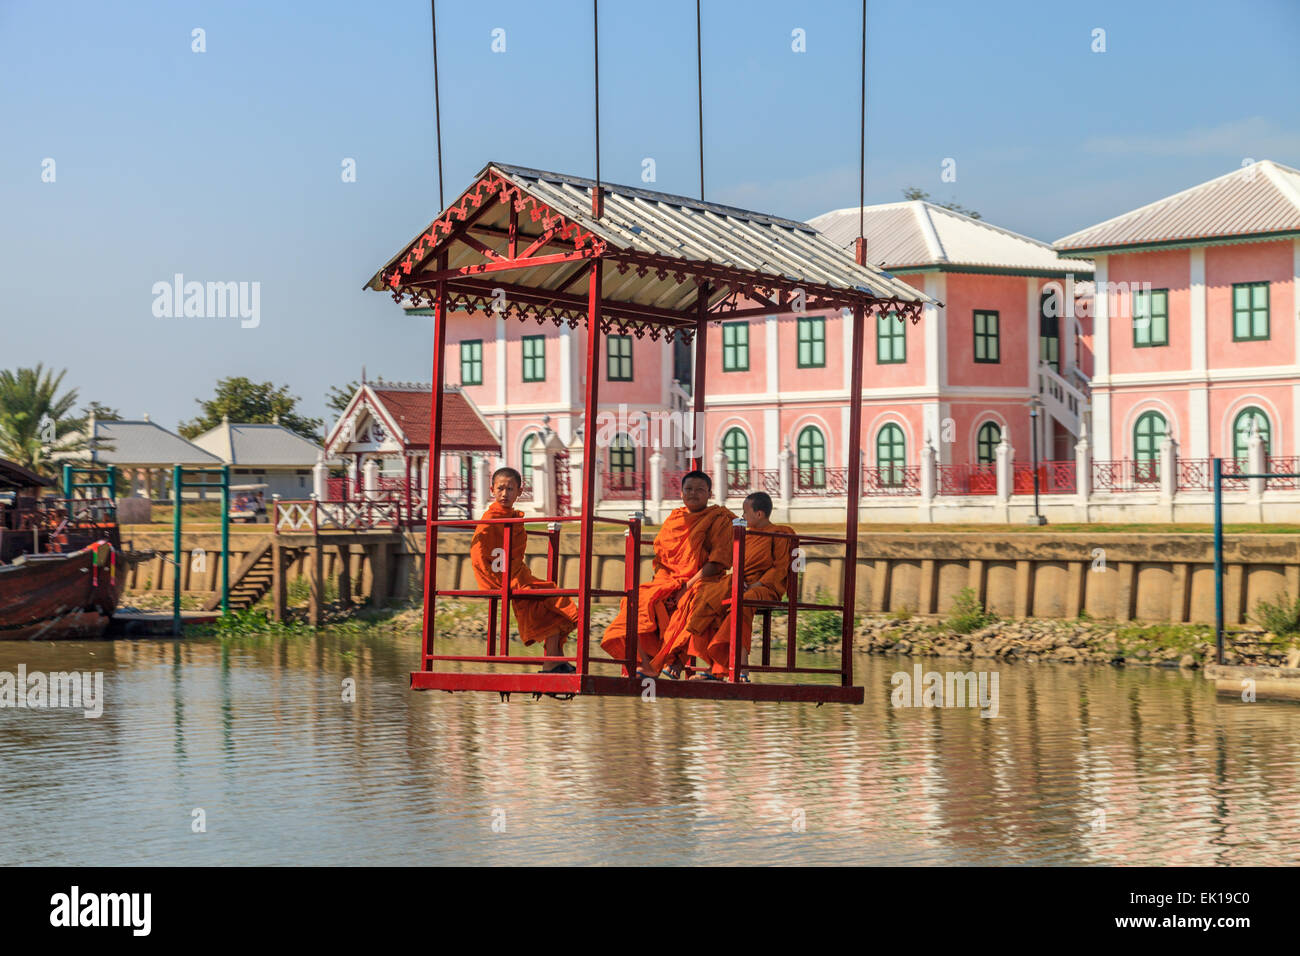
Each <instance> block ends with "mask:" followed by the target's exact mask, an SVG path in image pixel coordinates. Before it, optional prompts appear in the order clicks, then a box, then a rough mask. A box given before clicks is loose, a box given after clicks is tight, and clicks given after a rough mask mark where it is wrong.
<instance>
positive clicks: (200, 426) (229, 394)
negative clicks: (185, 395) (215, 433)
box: [180, 376, 324, 441]
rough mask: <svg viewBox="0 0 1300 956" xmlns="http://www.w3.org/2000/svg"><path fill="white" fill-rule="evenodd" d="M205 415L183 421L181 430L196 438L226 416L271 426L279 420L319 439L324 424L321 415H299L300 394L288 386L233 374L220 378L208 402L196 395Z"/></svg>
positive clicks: (309, 436)
mask: <svg viewBox="0 0 1300 956" xmlns="http://www.w3.org/2000/svg"><path fill="white" fill-rule="evenodd" d="M195 401H196V402H198V404H199V407H200V408H202V409H203V414H201V415H200V416H199V417H198V418H196V419H194V420H193V421H189V422H181V426H180V433H181V434H182V435H184V436H185V437H186V438H193V437H194V436H196V435H200V434H202V433H203V432H205V431H207V430H208V429H209V428H215V427H216V426H218V425H220V424H221V419H222V417H223V416H225V417H228V418H229V419H230V420H231V421H232V422H247V423H251V424H263V425H267V424H270V423H272V422H274V421H276V420H279V422H280V424H281V425H283V426H284V427H285V428H287V429H289V430H290V431H292V432H296V433H297V434H299V435H301V436H302V437H303V438H307V439H310V440H312V441H319V440H320V437H321V428H322V427H323V425H324V422H322V421H321V420H320V419H319V418H306V417H304V416H302V415H298V414H295V412H294V409H295V408H296V407H297V405H298V396H296V395H290V394H289V386H288V385H280V386H276V385H275V384H274V383H273V382H254V381H251V380H249V379H247V378H244V377H243V376H232V377H230V378H223V379H219V380H218V381H217V391H216V394H215V395H214V396H213V397H212V398H210V399H208V400H207V401H204V400H203V399H201V398H196V399H195Z"/></svg>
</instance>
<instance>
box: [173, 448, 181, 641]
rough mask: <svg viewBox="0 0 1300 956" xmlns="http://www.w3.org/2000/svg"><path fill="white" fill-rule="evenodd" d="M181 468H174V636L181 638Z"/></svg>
mask: <svg viewBox="0 0 1300 956" xmlns="http://www.w3.org/2000/svg"><path fill="white" fill-rule="evenodd" d="M181 471H182V469H181V466H180V465H173V466H172V562H173V565H174V567H173V568H172V636H173V637H180V636H181Z"/></svg>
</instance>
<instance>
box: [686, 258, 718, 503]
mask: <svg viewBox="0 0 1300 956" xmlns="http://www.w3.org/2000/svg"><path fill="white" fill-rule="evenodd" d="M708 308H709V284H708V283H707V282H706V283H705V284H704V285H702V286H700V297H699V300H698V301H697V302H696V304H695V384H694V386H693V388H694V391H695V394H694V395H692V396H691V404H692V408H693V409H694V412H693V414H694V416H695V418H694V420H693V421H692V422H691V445H692V448H691V451H692V455H691V470H692V471H693V470H695V469H697V468H703V465H704V378H705V373H706V372H707V370H708V367H709V364H708V363H709V359H708V355H706V354H705V345H706V343H707V341H708V337H709V320H708ZM719 500H722V499H719Z"/></svg>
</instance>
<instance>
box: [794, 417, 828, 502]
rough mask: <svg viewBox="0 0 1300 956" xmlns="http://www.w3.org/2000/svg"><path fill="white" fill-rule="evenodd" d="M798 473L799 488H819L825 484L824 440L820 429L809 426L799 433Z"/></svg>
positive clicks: (797, 482)
mask: <svg viewBox="0 0 1300 956" xmlns="http://www.w3.org/2000/svg"><path fill="white" fill-rule="evenodd" d="M796 444H797V450H798V454H799V457H798V462H799V472H798V475H797V481H796V484H798V486H799V487H800V488H821V487H823V486H824V485H825V484H826V439H825V438H824V437H823V436H822V433H821V429H819V428H817V427H816V426H815V425H809V426H808V427H807V428H805V429H803V431H801V432H799V440H798V442H797V443H796Z"/></svg>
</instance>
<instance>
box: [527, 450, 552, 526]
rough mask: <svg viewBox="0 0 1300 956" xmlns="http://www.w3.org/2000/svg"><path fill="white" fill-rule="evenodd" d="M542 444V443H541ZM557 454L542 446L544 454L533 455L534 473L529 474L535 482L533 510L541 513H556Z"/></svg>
mask: <svg viewBox="0 0 1300 956" xmlns="http://www.w3.org/2000/svg"><path fill="white" fill-rule="evenodd" d="M539 444H540V443H539ZM554 474H555V456H554V455H552V454H550V453H548V452H547V450H546V449H545V448H542V454H540V455H538V454H535V453H534V455H533V473H532V475H531V476H529V477H530V478H531V480H532V483H533V511H534V512H535V513H536V514H539V515H553V514H555V508H556V501H555V498H554V489H555V481H554V479H553V477H552V476H553V475H554Z"/></svg>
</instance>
